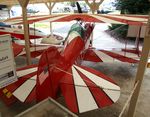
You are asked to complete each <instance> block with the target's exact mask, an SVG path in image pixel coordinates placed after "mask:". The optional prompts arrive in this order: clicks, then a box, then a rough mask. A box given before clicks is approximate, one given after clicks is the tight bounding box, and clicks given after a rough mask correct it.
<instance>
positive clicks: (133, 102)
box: [127, 14, 150, 117]
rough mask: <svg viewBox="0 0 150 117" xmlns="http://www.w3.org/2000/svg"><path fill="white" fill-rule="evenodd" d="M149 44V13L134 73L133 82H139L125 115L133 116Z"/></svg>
mask: <svg viewBox="0 0 150 117" xmlns="http://www.w3.org/2000/svg"><path fill="white" fill-rule="evenodd" d="M149 45H150V14H149V20H148V24H147V29H146V34H145V38H144V45H143V49H142V54H141V59H140V62H139V66H138V70H137V74H136V80H135V83H136V82H139V83H138V86H137V88H136V89H135V91H134V93H133V95H132V98H131V101H130V105H129V110H128V113H127V117H134V113H135V109H136V105H137V100H138V97H139V93H140V88H141V84H142V81H143V77H144V73H145V69H146V67H147V61H148V57H149V52H150V46H149Z"/></svg>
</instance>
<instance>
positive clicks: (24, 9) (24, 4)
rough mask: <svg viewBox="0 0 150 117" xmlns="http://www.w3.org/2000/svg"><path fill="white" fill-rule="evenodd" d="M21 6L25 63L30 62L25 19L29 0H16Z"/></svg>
mask: <svg viewBox="0 0 150 117" xmlns="http://www.w3.org/2000/svg"><path fill="white" fill-rule="evenodd" d="M18 1H19V3H20V5H21V7H22V15H23V27H24V39H25V50H26V55H27V56H26V57H27V64H28V65H30V64H31V55H30V41H29V24H28V21H27V5H28V3H29V0H18Z"/></svg>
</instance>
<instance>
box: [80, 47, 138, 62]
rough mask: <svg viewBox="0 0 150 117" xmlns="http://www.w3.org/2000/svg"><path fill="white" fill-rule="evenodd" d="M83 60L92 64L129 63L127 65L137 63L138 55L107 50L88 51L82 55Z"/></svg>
mask: <svg viewBox="0 0 150 117" xmlns="http://www.w3.org/2000/svg"><path fill="white" fill-rule="evenodd" d="M82 58H83V60H86V61H92V62H115V61H117V62H119V61H120V62H127V63H137V62H138V59H139V57H138V55H136V54H134V53H130V52H124V51H115V50H113V51H107V50H96V49H87V50H86V51H85V52H84V53H83V54H82Z"/></svg>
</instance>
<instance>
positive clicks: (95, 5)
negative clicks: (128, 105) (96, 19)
mask: <svg viewBox="0 0 150 117" xmlns="http://www.w3.org/2000/svg"><path fill="white" fill-rule="evenodd" d="M103 1H104V0H100V1H99V2H96V0H93V2H91V3H90V2H89V0H85V2H86V3H87V5H88V6H89V7H90V9H91V11H92V13H93V14H94V13H95V11H96V10H98V9H99V6H100V5H101V4H102V3H103Z"/></svg>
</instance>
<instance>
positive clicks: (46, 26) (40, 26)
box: [31, 22, 49, 28]
mask: <svg viewBox="0 0 150 117" xmlns="http://www.w3.org/2000/svg"><path fill="white" fill-rule="evenodd" d="M31 27H34V24H31ZM35 27H36V28H49V23H39V22H38V23H35Z"/></svg>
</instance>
